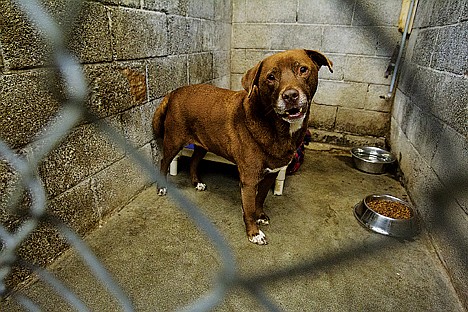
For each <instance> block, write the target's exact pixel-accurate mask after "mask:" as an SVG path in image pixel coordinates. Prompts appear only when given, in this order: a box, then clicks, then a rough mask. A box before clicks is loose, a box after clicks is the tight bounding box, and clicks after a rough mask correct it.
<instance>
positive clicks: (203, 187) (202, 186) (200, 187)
mask: <svg viewBox="0 0 468 312" xmlns="http://www.w3.org/2000/svg"><path fill="white" fill-rule="evenodd" d="M195 189H196V190H197V191H204V190H206V184H205V183H200V182H198V184H197V186H195Z"/></svg>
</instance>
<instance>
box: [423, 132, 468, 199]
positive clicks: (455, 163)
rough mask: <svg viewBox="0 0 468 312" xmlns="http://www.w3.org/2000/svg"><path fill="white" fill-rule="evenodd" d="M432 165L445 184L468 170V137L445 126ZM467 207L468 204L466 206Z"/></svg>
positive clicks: (463, 174)
mask: <svg viewBox="0 0 468 312" xmlns="http://www.w3.org/2000/svg"><path fill="white" fill-rule="evenodd" d="M439 135H440V140H439V142H438V144H437V149H436V151H435V154H434V158H433V159H432V161H431V163H430V164H431V167H432V168H433V170H434V172H435V173H436V174H437V176H438V177H439V178H440V179H441V180H442V181H443V183H444V184H446V185H450V184H451V183H452V182H453V180H454V179H455V178H457V177H458V178H461V177H463V176H465V178H466V173H467V172H468V162H467V161H466V160H467V159H468V139H467V137H466V136H463V135H461V134H460V133H458V132H456V131H455V130H453V129H452V128H450V127H447V126H445V127H443V129H442V131H440V134H439ZM465 207H467V206H465Z"/></svg>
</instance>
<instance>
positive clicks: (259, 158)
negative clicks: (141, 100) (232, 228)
mask: <svg viewBox="0 0 468 312" xmlns="http://www.w3.org/2000/svg"><path fill="white" fill-rule="evenodd" d="M324 65H325V66H328V68H329V70H330V71H331V72H333V70H332V62H331V61H330V60H328V58H327V57H325V56H324V55H323V54H321V53H320V52H317V51H312V50H289V51H286V52H281V53H277V54H274V55H272V56H269V57H267V58H266V59H264V60H263V61H261V62H260V63H258V64H257V66H255V67H254V68H252V69H250V70H248V71H247V73H246V74H245V75H244V77H243V78H242V86H243V87H244V89H245V90H242V91H231V90H226V89H221V88H217V87H214V86H211V85H193V86H186V87H182V88H179V89H177V90H175V91H173V92H171V93H169V94H168V95H166V97H165V98H164V100H163V101H162V102H161V104H160V106H159V107H158V109H157V110H156V112H155V113H154V117H153V130H154V134H155V137H156V139H157V141H158V144H162V147H163V157H162V160H161V168H160V169H161V174H162V175H164V176H167V173H168V169H169V165H170V163H171V161H172V160H173V158H174V157H175V156H176V155H177V153H178V152H179V151H180V150H181V149H182V148H183V147H184V146H185V145H187V144H189V143H193V144H194V145H195V148H194V153H193V156H192V159H191V163H190V175H191V179H192V183H193V185H194V186H195V187H196V188H197V189H198V190H204V189H205V185H204V184H203V183H201V182H200V180H199V178H198V175H197V166H198V164H199V162H200V160H201V159H202V158H203V157H204V156H205V154H206V153H207V151H210V152H212V153H215V154H217V155H219V156H222V157H224V158H226V159H228V160H230V161H232V162H234V163H236V164H237V167H238V170H239V175H240V182H241V197H242V211H243V216H244V222H245V227H246V231H247V237H248V239H249V241H251V242H253V243H256V244H260V245H263V244H266V243H267V241H266V238H265V235H264V234H263V232H262V231H261V230H260V229H259V227H258V225H259V224H268V223H269V218H268V216H267V215H266V214H265V212H264V211H263V202H264V201H265V198H266V196H267V193H268V190H269V189H270V188H271V186H272V185H273V183H274V181H275V179H276V176H277V175H278V171H279V170H280V169H281V168H283V167H285V166H287V165H288V164H289V162H290V161H291V159H292V158H293V156H294V153H295V151H296V149H297V147H298V146H299V145H300V144H301V142H302V140H303V137H304V134H305V132H306V128H307V121H308V118H309V113H310V112H309V110H310V103H311V100H312V97H313V96H314V94H315V91H316V89H317V83H318V71H319V69H320V67H321V66H324ZM159 192H160V194H161V195H164V194H165V193H166V190H165V188H160V190H159Z"/></svg>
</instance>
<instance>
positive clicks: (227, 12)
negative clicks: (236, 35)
mask: <svg viewBox="0 0 468 312" xmlns="http://www.w3.org/2000/svg"><path fill="white" fill-rule="evenodd" d="M232 2H233V0H216V1H215V2H214V19H215V20H217V21H222V22H225V23H229V24H231V12H232V9H231V8H232V4H231V3H232Z"/></svg>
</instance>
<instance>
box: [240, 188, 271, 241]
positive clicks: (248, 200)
mask: <svg viewBox="0 0 468 312" xmlns="http://www.w3.org/2000/svg"><path fill="white" fill-rule="evenodd" d="M256 195H257V183H249V182H245V181H241V197H242V213H243V216H244V223H245V230H246V232H247V237H248V239H249V241H250V242H252V243H254V244H259V245H266V244H267V240H266V237H265V234H264V233H263V232H262V231H261V230H260V229H259V227H258V224H257V214H256V207H255V206H256V205H255V197H256Z"/></svg>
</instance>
